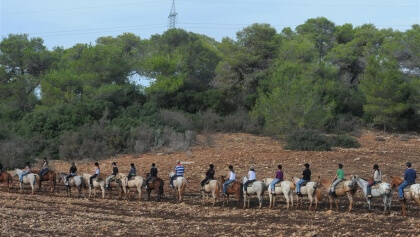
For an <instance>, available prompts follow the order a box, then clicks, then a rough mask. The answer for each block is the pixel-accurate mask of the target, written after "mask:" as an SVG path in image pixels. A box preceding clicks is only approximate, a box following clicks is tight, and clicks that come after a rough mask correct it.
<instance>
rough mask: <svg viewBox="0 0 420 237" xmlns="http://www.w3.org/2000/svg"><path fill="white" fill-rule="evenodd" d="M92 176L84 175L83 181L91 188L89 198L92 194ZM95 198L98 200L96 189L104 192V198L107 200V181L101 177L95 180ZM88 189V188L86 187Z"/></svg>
mask: <svg viewBox="0 0 420 237" xmlns="http://www.w3.org/2000/svg"><path fill="white" fill-rule="evenodd" d="M91 176H92V175H91V174H82V177H83V180H84V183H85V185H88V186H89V198H90V196H91V194H92V186H91V185H90V177H91ZM92 183H93V198H96V188H100V189H101V190H102V198H105V179H104V178H103V177H101V176H99V180H98V177H96V178H94V179H93V182H92ZM85 187H86V186H85Z"/></svg>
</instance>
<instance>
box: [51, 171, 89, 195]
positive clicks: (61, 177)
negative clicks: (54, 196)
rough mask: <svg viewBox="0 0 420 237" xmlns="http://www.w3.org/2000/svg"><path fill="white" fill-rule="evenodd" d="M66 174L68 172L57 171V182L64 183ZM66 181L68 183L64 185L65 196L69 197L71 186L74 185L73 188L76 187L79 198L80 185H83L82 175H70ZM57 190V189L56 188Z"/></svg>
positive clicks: (80, 193)
mask: <svg viewBox="0 0 420 237" xmlns="http://www.w3.org/2000/svg"><path fill="white" fill-rule="evenodd" d="M68 175H69V174H68V173H60V172H57V181H58V183H60V182H63V184H65V183H66V177H67V176H68ZM67 181H68V185H66V194H67V197H71V187H75V188H77V191H78V193H79V198H81V197H82V186H83V183H84V181H83V177H82V176H79V175H76V176H73V177H71V178H70V179H69V180H67ZM57 191H58V189H57Z"/></svg>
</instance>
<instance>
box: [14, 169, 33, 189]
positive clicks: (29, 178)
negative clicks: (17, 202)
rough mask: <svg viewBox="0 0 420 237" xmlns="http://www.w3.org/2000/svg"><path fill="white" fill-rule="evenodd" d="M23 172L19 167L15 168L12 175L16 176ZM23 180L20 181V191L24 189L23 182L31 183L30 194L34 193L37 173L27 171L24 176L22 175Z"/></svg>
mask: <svg viewBox="0 0 420 237" xmlns="http://www.w3.org/2000/svg"><path fill="white" fill-rule="evenodd" d="M22 172H23V170H21V169H15V170H14V172H13V176H18V177H19V175H20V174H21V173H22ZM22 181H23V182H20V192H21V193H22V192H23V190H24V186H23V185H24V184H29V185H31V188H32V194H34V193H35V183H36V182H37V181H38V182H39V176H38V175H37V174H34V173H29V174H27V175H25V176H23V180H22Z"/></svg>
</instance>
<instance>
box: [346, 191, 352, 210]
mask: <svg viewBox="0 0 420 237" xmlns="http://www.w3.org/2000/svg"><path fill="white" fill-rule="evenodd" d="M347 198H348V199H349V202H350V204H349V208H348V211H347V212H351V210H352V209H353V194H352V193H351V192H348V193H347Z"/></svg>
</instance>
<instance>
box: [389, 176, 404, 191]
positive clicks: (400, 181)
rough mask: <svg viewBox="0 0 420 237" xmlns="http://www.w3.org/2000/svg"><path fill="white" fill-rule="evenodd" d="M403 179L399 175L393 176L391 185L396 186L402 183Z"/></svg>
mask: <svg viewBox="0 0 420 237" xmlns="http://www.w3.org/2000/svg"><path fill="white" fill-rule="evenodd" d="M402 182H403V181H402V179H401V178H399V177H397V176H391V187H393V188H395V187H397V186H399V185H400V184H401V183H402Z"/></svg>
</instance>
